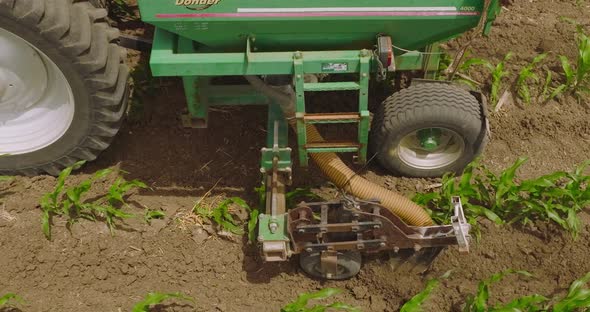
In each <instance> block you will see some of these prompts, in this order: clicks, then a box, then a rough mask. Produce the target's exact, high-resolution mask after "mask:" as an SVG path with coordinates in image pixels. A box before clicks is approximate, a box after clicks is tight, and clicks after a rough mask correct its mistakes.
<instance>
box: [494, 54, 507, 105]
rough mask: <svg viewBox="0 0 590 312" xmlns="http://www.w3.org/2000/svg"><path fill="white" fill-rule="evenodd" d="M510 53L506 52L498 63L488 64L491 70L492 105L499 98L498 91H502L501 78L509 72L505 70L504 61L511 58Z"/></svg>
mask: <svg viewBox="0 0 590 312" xmlns="http://www.w3.org/2000/svg"><path fill="white" fill-rule="evenodd" d="M512 55H513V54H512V52H509V53H508V54H506V56H505V57H504V59H503V60H502V61H500V63H498V64H497V65H496V66H495V67H494V66H492V65H489V68H490V70H491V71H492V90H491V92H490V102H491V103H492V105H493V106H494V107H495V106H496V104H497V103H498V99H499V98H500V92H501V91H502V80H503V78H504V77H505V76H506V75H508V74H509V72H508V71H506V70H505V67H506V62H507V61H508V60H510V58H512Z"/></svg>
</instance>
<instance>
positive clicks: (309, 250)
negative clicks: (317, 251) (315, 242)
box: [305, 247, 313, 252]
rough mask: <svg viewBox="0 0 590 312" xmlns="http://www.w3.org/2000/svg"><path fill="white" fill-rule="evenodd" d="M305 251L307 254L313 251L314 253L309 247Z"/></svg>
mask: <svg viewBox="0 0 590 312" xmlns="http://www.w3.org/2000/svg"><path fill="white" fill-rule="evenodd" d="M305 251H306V252H312V251H313V249H311V248H309V247H308V248H305Z"/></svg>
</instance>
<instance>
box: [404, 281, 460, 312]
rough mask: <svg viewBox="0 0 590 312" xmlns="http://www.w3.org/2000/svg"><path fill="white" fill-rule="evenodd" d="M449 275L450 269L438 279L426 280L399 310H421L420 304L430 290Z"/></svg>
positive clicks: (418, 311) (410, 311) (427, 296)
mask: <svg viewBox="0 0 590 312" xmlns="http://www.w3.org/2000/svg"><path fill="white" fill-rule="evenodd" d="M450 275H451V271H448V272H447V273H445V274H444V275H442V276H441V277H440V278H439V279H436V278H434V279H431V280H429V281H428V282H426V287H425V288H424V290H422V291H421V292H420V293H418V294H417V295H415V296H414V297H412V299H410V300H409V301H408V302H406V303H405V304H404V305H403V306H402V307H401V310H400V312H422V311H423V309H422V304H424V302H426V300H428V298H430V296H431V295H432V292H433V291H434V290H435V289H436V288H437V287H438V285H439V284H440V279H446V278H448V277H449V276H450Z"/></svg>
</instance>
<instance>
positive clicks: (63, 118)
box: [0, 29, 75, 155]
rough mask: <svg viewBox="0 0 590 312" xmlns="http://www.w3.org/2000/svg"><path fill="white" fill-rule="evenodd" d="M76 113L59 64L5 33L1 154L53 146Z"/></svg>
mask: <svg viewBox="0 0 590 312" xmlns="http://www.w3.org/2000/svg"><path fill="white" fill-rule="evenodd" d="M74 110H75V105H74V94H73V93H72V89H71V87H70V84H69V83H68V81H67V79H66V77H65V76H64V74H63V73H62V72H61V71H60V70H59V68H58V67H57V65H55V63H53V61H51V60H50V59H49V57H47V56H46V55H45V54H44V53H43V52H41V51H39V50H38V49H36V48H35V47H33V46H32V45H31V44H30V43H28V42H27V41H25V40H24V39H22V38H20V37H19V36H17V35H15V34H13V33H11V32H9V31H7V30H4V29H0V154H10V155H19V154H26V153H31V152H34V151H38V150H40V149H43V148H44V147H47V146H49V145H51V144H52V143H54V142H56V141H57V140H58V139H59V138H61V137H62V136H63V135H64V134H65V133H66V131H67V130H68V128H69V127H70V125H71V124H72V120H73V119H74Z"/></svg>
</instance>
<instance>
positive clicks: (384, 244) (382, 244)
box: [379, 243, 387, 248]
mask: <svg viewBox="0 0 590 312" xmlns="http://www.w3.org/2000/svg"><path fill="white" fill-rule="evenodd" d="M386 246H387V244H386V243H380V244H379V247H381V248H385V247H386Z"/></svg>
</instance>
